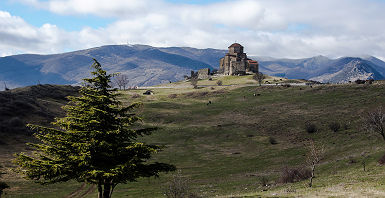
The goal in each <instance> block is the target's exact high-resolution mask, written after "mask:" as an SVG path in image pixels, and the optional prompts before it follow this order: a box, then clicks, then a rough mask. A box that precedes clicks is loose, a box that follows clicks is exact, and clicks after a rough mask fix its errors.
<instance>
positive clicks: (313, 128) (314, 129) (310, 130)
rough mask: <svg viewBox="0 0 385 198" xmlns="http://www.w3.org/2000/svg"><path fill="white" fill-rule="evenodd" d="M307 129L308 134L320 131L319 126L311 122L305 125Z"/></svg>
mask: <svg viewBox="0 0 385 198" xmlns="http://www.w3.org/2000/svg"><path fill="white" fill-rule="evenodd" d="M305 129H306V132H308V133H315V132H317V131H318V128H317V126H316V125H315V124H314V123H311V122H306V123H305Z"/></svg>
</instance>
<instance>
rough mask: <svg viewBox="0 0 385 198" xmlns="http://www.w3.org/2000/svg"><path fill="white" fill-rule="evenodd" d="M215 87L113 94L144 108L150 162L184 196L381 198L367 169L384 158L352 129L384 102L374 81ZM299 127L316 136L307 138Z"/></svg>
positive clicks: (16, 182) (163, 183)
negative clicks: (177, 183)
mask: <svg viewBox="0 0 385 198" xmlns="http://www.w3.org/2000/svg"><path fill="white" fill-rule="evenodd" d="M215 80H221V81H222V82H223V84H224V85H223V86H217V85H215V81H213V83H212V85H211V86H208V87H204V88H200V89H192V88H180V89H172V88H170V89H161V88H159V89H153V92H154V93H155V94H154V95H143V92H144V91H145V90H129V91H123V92H122V93H123V95H122V96H121V100H122V101H123V102H124V103H126V104H128V103H131V102H134V101H141V102H143V103H144V107H143V109H142V110H141V112H140V114H141V115H142V116H143V117H144V123H145V124H146V125H155V126H158V127H160V130H159V131H157V132H156V133H154V134H153V136H151V137H149V138H144V140H145V141H146V142H148V143H156V144H162V145H165V146H166V147H165V148H164V151H163V152H161V153H159V154H158V155H156V156H155V157H156V158H155V160H162V161H164V162H166V163H172V164H175V165H176V166H177V168H178V169H179V170H180V171H181V172H180V174H182V175H183V178H186V180H188V185H189V186H188V187H189V188H188V189H189V192H190V193H193V194H194V195H196V196H198V195H199V196H202V197H215V196H218V197H247V196H249V197H259V196H262V197H272V196H273V197H274V196H275V197H276V196H278V197H293V196H294V197H298V196H305V197H311V196H320V197H330V196H335V197H339V196H340V197H346V196H355V197H362V196H372V197H373V196H374V197H375V196H377V197H381V196H383V195H385V187H384V185H385V180H383V175H384V173H385V172H384V170H385V169H384V168H385V167H383V166H379V165H378V162H377V161H378V160H379V159H380V158H381V156H382V155H383V154H384V153H385V150H384V147H383V145H384V144H385V142H384V141H383V140H382V139H381V137H378V136H377V135H375V134H374V133H369V132H366V131H365V130H363V129H362V128H361V116H362V115H364V112H366V111H369V110H371V109H372V108H375V107H377V106H379V105H384V104H385V100H384V99H385V94H384V92H383V90H384V88H385V85H384V84H382V82H376V83H375V84H373V85H320V86H313V87H310V86H291V87H283V86H258V85H257V84H256V82H255V84H252V81H247V82H248V84H247V86H244V85H237V86H227V85H229V84H232V83H231V81H232V79H231V78H220V79H215ZM234 81H236V82H240V79H237V78H234ZM202 82H204V81H200V82H198V84H202ZM207 82H208V81H207ZM308 123H310V124H311V125H313V127H314V128H315V129H316V130H311V131H309V130H308V128H307V126H308ZM336 123H338V124H336ZM337 125H339V127H336V126H337ZM337 128H338V129H337ZM311 139H312V140H314V142H315V143H316V144H317V145H323V147H324V148H325V153H324V156H323V159H322V160H321V161H320V163H319V164H318V165H317V169H316V171H315V177H314V179H313V187H312V188H309V187H308V181H307V179H306V178H308V177H309V172H308V170H306V169H308V168H309V166H308V165H307V163H306V161H307V160H306V159H307V156H308V153H309V151H308V149H307V147H306V144H307V143H308V142H309V140H311ZM363 164H365V170H364V169H363ZM172 178H173V174H167V175H162V176H161V177H160V178H154V179H139V180H138V182H134V183H128V184H125V185H121V186H118V187H117V188H116V190H115V192H114V196H115V197H165V194H166V192H167V189H168V184H169V182H171V181H172ZM303 179H305V180H303ZM9 180H11V181H10V182H8V181H9ZM286 181H288V182H291V181H294V182H295V183H286ZM7 183H9V184H10V186H12V188H11V189H10V190H8V196H10V197H26V196H27V195H29V193H39V196H41V197H55V196H57V195H58V194H59V195H65V194H70V193H71V192H73V191H76V190H78V191H82V193H85V194H86V195H85V196H84V197H95V196H96V192H95V191H93V190H92V186H89V187H88V186H87V187H84V186H83V187H82V186H80V185H76V183H74V182H69V183H63V184H61V185H54V186H42V187H41V186H37V185H36V184H33V183H29V182H25V181H23V180H21V179H10V178H8V180H7ZM37 188H38V189H39V190H38V191H37V190H36V189H37ZM76 192H77V191H76ZM82 193H79V194H82Z"/></svg>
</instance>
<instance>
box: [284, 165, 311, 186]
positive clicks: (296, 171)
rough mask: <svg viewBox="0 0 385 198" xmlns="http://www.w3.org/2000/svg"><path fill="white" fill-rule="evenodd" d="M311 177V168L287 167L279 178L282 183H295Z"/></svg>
mask: <svg viewBox="0 0 385 198" xmlns="http://www.w3.org/2000/svg"><path fill="white" fill-rule="evenodd" d="M310 177H311V170H310V169H308V168H288V167H285V168H284V169H283V170H282V172H281V176H280V178H279V182H280V183H294V182H298V181H302V180H305V179H308V178H310Z"/></svg>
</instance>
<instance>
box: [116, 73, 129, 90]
mask: <svg viewBox="0 0 385 198" xmlns="http://www.w3.org/2000/svg"><path fill="white" fill-rule="evenodd" d="M128 82H129V80H128V76H127V75H125V74H118V75H117V76H115V78H114V83H115V84H116V85H118V87H119V89H120V90H126V86H127V85H128ZM122 88H123V89H122Z"/></svg>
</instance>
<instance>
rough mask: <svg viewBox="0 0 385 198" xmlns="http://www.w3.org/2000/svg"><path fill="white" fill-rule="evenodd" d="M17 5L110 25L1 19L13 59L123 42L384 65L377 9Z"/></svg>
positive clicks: (330, 4)
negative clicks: (375, 60)
mask: <svg viewBox="0 0 385 198" xmlns="http://www.w3.org/2000/svg"><path fill="white" fill-rule="evenodd" d="M18 1H20V2H23V3H25V4H28V5H32V6H35V7H38V8H40V9H46V10H49V11H51V12H53V13H57V14H61V15H74V16H77V15H95V16H100V17H114V18H115V19H116V21H115V22H113V23H111V24H109V25H107V26H106V27H104V28H99V29H93V28H89V27H86V28H83V29H82V30H80V31H78V32H65V31H63V30H62V29H60V27H56V26H54V25H44V26H42V27H33V26H31V25H29V24H27V23H26V22H25V21H23V19H21V18H19V17H14V16H11V15H10V14H9V13H7V12H1V13H0V34H1V35H7V38H8V39H6V41H5V39H2V38H4V37H0V41H1V43H0V47H1V49H6V47H7V49H11V50H12V52H19V51H21V52H31V51H37V52H43V53H50V52H61V51H63V49H83V48H87V47H94V46H99V45H104V44H119V43H120V44H122V43H127V42H129V43H139V44H149V45H155V46H190V47H198V48H208V47H210V48H221V49H225V48H227V46H228V45H230V44H231V43H232V42H234V41H235V40H236V41H238V42H240V43H242V44H243V45H244V46H245V47H246V51H247V52H248V53H249V54H252V55H266V56H274V57H307V56H313V55H318V54H323V55H332V56H345V55H362V54H371V55H375V56H379V57H385V42H384V41H385V20H383V19H384V18H385V12H383V8H385V3H384V2H383V1H376V0H372V1H367V0H339V1H335V0H323V1H318V0H290V1H288V0H234V1H223V2H219V3H213V4H207V5H188V4H172V3H168V2H166V1H164V0H140V1H139V0H113V1H112V0H82V1H78V0H47V1H46V0H45V1H42V0H40V1H39V0H18ZM5 18H7V19H5ZM5 21H6V22H5ZM5 46H6V47H5ZM0 53H1V54H9V52H6V50H2V51H0Z"/></svg>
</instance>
